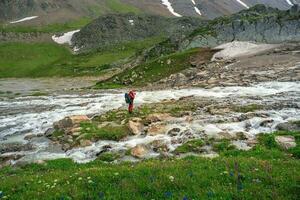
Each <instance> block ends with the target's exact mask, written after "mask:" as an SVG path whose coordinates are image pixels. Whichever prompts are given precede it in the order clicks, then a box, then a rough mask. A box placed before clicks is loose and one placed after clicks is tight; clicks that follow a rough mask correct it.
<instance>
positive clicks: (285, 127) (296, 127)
mask: <svg viewBox="0 0 300 200" xmlns="http://www.w3.org/2000/svg"><path fill="white" fill-rule="evenodd" d="M276 128H277V129H278V130H280V131H300V123H299V122H286V123H282V124H278V125H277V127H276Z"/></svg>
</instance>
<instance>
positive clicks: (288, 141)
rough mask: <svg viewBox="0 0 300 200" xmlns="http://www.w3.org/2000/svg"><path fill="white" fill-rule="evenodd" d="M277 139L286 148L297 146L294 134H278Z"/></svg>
mask: <svg viewBox="0 0 300 200" xmlns="http://www.w3.org/2000/svg"><path fill="white" fill-rule="evenodd" d="M275 141H276V142H277V143H278V144H279V145H280V146H281V147H282V148H284V149H290V148H293V147H296V146H297V144H296V142H295V138H294V137H293V136H288V135H287V136H276V137H275Z"/></svg>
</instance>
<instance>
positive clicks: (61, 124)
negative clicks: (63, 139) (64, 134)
mask: <svg viewBox="0 0 300 200" xmlns="http://www.w3.org/2000/svg"><path fill="white" fill-rule="evenodd" d="M88 121H90V119H89V118H88V116H86V115H74V116H69V117H66V118H64V119H62V120H60V121H58V122H56V123H54V128H55V129H59V130H67V129H72V128H75V127H79V126H80V123H82V122H88Z"/></svg>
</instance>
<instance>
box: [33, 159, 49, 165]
mask: <svg viewBox="0 0 300 200" xmlns="http://www.w3.org/2000/svg"><path fill="white" fill-rule="evenodd" d="M34 163H36V164H39V165H45V164H46V162H45V161H44V160H36V161H35V162H34Z"/></svg>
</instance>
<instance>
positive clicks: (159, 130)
mask: <svg viewBox="0 0 300 200" xmlns="http://www.w3.org/2000/svg"><path fill="white" fill-rule="evenodd" d="M166 131H167V126H166V125H165V124H164V123H155V124H151V125H150V126H149V127H148V130H147V134H148V135H150V136H155V135H160V134H165V133H166Z"/></svg>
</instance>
